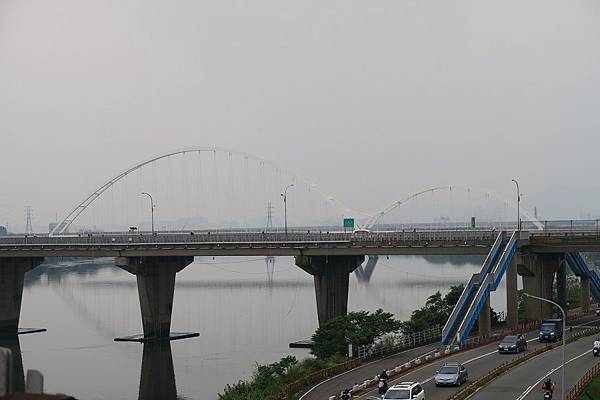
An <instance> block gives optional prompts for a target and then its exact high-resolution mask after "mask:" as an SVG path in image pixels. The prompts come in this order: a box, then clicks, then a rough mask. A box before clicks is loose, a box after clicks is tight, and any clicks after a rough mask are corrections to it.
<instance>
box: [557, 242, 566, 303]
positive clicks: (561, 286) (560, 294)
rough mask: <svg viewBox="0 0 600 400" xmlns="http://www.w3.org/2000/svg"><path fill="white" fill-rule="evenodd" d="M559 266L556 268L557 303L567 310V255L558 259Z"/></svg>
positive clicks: (562, 255)
mask: <svg viewBox="0 0 600 400" xmlns="http://www.w3.org/2000/svg"><path fill="white" fill-rule="evenodd" d="M557 261H558V266H557V268H556V297H557V299H556V302H557V303H558V304H559V305H560V306H561V307H562V309H563V310H565V312H566V310H567V260H566V259H565V255H564V254H561V255H559V256H558V257H557Z"/></svg>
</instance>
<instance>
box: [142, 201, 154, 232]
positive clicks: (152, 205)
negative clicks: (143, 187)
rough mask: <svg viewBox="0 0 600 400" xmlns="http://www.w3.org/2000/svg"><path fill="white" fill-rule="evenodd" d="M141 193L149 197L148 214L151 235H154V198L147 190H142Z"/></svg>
mask: <svg viewBox="0 0 600 400" xmlns="http://www.w3.org/2000/svg"><path fill="white" fill-rule="evenodd" d="M142 194H144V195H146V196H148V197H149V198H150V216H151V220H152V236H154V199H153V198H152V195H151V194H150V193H148V192H142Z"/></svg>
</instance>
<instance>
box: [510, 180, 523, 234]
mask: <svg viewBox="0 0 600 400" xmlns="http://www.w3.org/2000/svg"><path fill="white" fill-rule="evenodd" d="M512 181H513V182H514V183H515V185H517V230H518V231H520V230H521V189H519V182H517V180H516V179H512Z"/></svg>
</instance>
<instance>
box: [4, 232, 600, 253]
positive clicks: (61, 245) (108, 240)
mask: <svg viewBox="0 0 600 400" xmlns="http://www.w3.org/2000/svg"><path fill="white" fill-rule="evenodd" d="M496 236H497V232H495V231H494V230H431V231H416V232H412V231H407V232H405V231H394V232H371V233H366V234H352V233H343V232H331V233H317V232H314V233H313V232H311V233H308V232H307V233H298V232H294V233H290V234H288V235H286V234H284V233H268V232H267V233H263V232H243V233H232V232H227V233H207V232H201V233H195V234H191V233H190V232H185V233H168V234H164V233H161V234H157V235H151V234H139V233H138V234H123V233H106V234H94V235H70V236H53V237H49V236H33V237H31V236H29V237H27V236H4V237H0V257H119V256H296V255H331V256H335V255H366V254H368V255H434V254H448V255H456V254H465V255H467V254H483V255H485V254H487V252H488V251H489V249H490V248H491V246H492V245H493V243H494V240H495V238H496ZM519 248H522V249H528V250H530V251H534V252H540V253H551V252H570V251H600V235H598V232H597V231H577V232H572V231H535V232H525V231H523V232H522V233H521V237H520V238H519Z"/></svg>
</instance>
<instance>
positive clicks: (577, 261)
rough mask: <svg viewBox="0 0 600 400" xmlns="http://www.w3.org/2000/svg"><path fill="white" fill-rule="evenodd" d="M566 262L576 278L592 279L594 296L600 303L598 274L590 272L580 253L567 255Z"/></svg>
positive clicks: (599, 278) (599, 279)
mask: <svg viewBox="0 0 600 400" xmlns="http://www.w3.org/2000/svg"><path fill="white" fill-rule="evenodd" d="M566 260H567V264H569V267H571V270H572V271H573V273H574V274H575V275H576V276H578V277H583V278H590V281H591V282H590V283H591V285H590V289H591V292H592V296H594V298H595V299H596V300H597V301H600V276H599V275H598V273H597V272H596V271H594V270H590V268H589V267H588V265H587V263H586V262H585V259H584V258H583V256H582V255H581V253H580V252H573V253H567V254H566Z"/></svg>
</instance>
